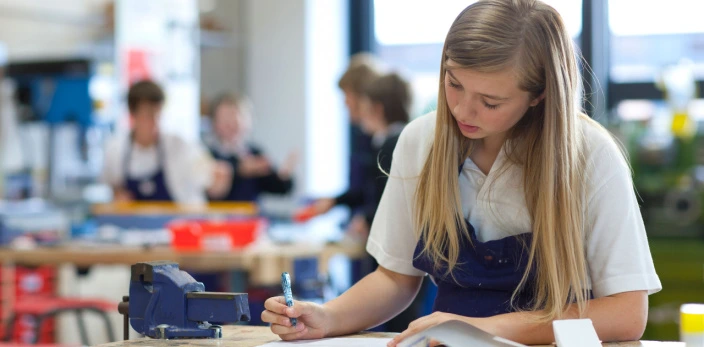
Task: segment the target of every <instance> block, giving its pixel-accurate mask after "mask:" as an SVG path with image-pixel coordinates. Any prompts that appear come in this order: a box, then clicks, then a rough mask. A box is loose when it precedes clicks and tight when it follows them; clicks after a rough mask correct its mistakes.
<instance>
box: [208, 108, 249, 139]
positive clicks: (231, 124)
mask: <svg viewBox="0 0 704 347" xmlns="http://www.w3.org/2000/svg"><path fill="white" fill-rule="evenodd" d="M214 123H215V124H214V125H215V134H216V135H217V137H218V138H219V139H220V140H221V141H223V142H229V141H236V140H240V139H242V137H243V136H245V135H246V133H247V131H248V129H249V121H248V120H247V117H246V116H245V115H244V114H242V112H241V110H240V109H239V108H238V107H237V106H235V105H232V104H227V103H225V104H222V105H220V106H218V108H217V110H215V117H214Z"/></svg>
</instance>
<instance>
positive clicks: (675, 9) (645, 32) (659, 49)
mask: <svg viewBox="0 0 704 347" xmlns="http://www.w3.org/2000/svg"><path fill="white" fill-rule="evenodd" d="M702 13H704V1H701V0H671V1H668V2H667V4H665V3H663V2H662V1H656V0H610V1H609V26H610V29H611V61H610V64H611V67H610V70H611V71H610V74H611V81H612V82H614V83H633V82H653V81H654V80H655V79H656V78H657V76H658V74H659V73H660V71H661V69H662V68H663V67H664V66H667V65H671V64H676V63H678V62H679V61H680V60H681V59H683V58H686V59H690V60H692V61H693V62H694V63H695V74H696V75H697V77H698V78H699V79H704V21H702V20H701V14H702Z"/></svg>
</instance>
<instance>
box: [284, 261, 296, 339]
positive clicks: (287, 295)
mask: <svg viewBox="0 0 704 347" xmlns="http://www.w3.org/2000/svg"><path fill="white" fill-rule="evenodd" d="M281 287H283V289H284V299H286V306H288V307H293V294H292V293H291V277H290V276H289V275H288V272H284V273H282V274H281ZM290 319H291V324H292V325H293V326H294V327H295V326H296V323H297V320H296V318H290Z"/></svg>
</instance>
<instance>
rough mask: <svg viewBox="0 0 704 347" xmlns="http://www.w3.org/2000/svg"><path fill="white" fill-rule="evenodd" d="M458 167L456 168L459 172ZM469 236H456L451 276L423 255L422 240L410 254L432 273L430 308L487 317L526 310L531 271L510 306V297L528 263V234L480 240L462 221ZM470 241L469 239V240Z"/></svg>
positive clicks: (533, 278) (529, 242)
mask: <svg viewBox="0 0 704 347" xmlns="http://www.w3.org/2000/svg"><path fill="white" fill-rule="evenodd" d="M461 169H462V167H460V171H461ZM464 222H465V223H466V224H467V230H468V231H469V239H467V237H466V236H463V235H461V236H460V244H461V248H460V252H459V257H458V259H457V265H456V266H455V268H454V269H453V270H452V274H453V275H454V278H453V276H450V275H446V274H445V273H446V269H447V266H446V265H443V266H440V267H439V268H438V269H435V267H434V264H433V262H432V260H431V259H430V258H429V257H428V256H427V255H423V254H421V253H422V250H423V247H424V245H425V243H424V240H422V239H421V240H420V241H418V244H417V245H416V249H415V252H414V254H413V257H414V259H413V266H414V267H416V268H417V269H419V270H422V271H425V272H427V273H428V274H429V275H431V276H433V278H434V279H435V282H436V284H437V285H438V293H437V296H436V297H435V303H434V305H433V311H440V312H446V313H453V314H458V315H462V316H466V317H490V316H495V315H498V314H503V313H508V312H513V311H515V309H516V308H520V309H528V308H530V305H531V304H532V302H531V301H532V299H533V295H534V293H533V290H532V286H531V285H532V283H533V282H534V280H535V272H534V271H531V273H530V274H529V277H528V281H527V283H526V284H525V285H524V286H523V288H522V290H521V291H520V292H519V293H518V295H517V296H516V299H515V300H514V302H513V305H514V306H512V305H511V296H512V295H513V292H514V290H515V289H516V287H518V284H519V283H520V281H521V279H522V278H523V274H524V272H525V270H526V268H527V266H528V255H529V252H530V246H531V242H532V236H533V234H532V233H524V234H520V235H516V236H509V237H505V238H502V239H499V240H492V241H487V242H480V241H479V240H478V239H477V234H476V231H475V229H474V227H473V226H472V225H471V224H470V223H469V221H467V220H465V221H464ZM470 241H471V242H470Z"/></svg>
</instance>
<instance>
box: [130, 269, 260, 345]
mask: <svg viewBox="0 0 704 347" xmlns="http://www.w3.org/2000/svg"><path fill="white" fill-rule="evenodd" d="M118 311H119V312H120V313H122V314H123V315H125V339H127V338H128V334H127V333H128V331H127V330H128V329H127V324H126V323H127V321H128V320H129V323H130V325H131V326H132V328H133V329H134V330H136V331H137V332H138V333H140V334H143V335H146V336H149V337H153V338H161V339H172V338H198V337H200V338H221V337H222V329H221V327H220V326H219V325H217V324H218V323H232V322H237V321H249V320H250V315H249V301H248V298H247V294H246V293H214V292H205V286H204V285H203V283H200V282H196V281H195V280H194V279H193V277H191V275H189V274H188V273H186V272H185V271H181V270H180V269H179V267H178V264H177V263H174V262H169V261H156V262H146V263H137V264H134V265H132V276H131V280H130V295H129V297H124V298H123V302H122V303H120V304H119V305H118Z"/></svg>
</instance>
